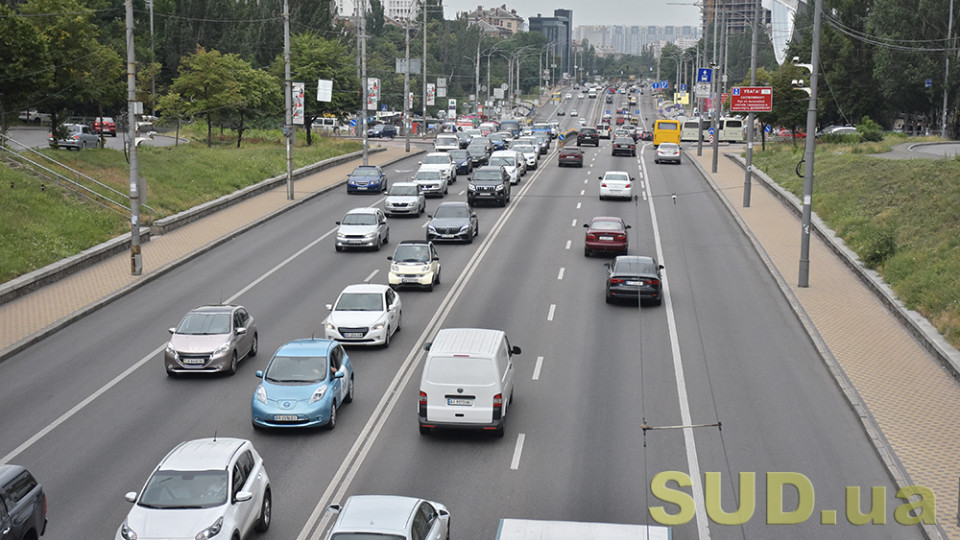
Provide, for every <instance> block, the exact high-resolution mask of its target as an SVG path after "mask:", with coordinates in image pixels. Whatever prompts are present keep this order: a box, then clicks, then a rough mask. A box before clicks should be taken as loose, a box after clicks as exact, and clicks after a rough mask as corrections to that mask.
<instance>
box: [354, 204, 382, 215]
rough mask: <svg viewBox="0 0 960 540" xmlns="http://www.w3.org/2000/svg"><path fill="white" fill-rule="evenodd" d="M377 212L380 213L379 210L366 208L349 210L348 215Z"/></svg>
mask: <svg viewBox="0 0 960 540" xmlns="http://www.w3.org/2000/svg"><path fill="white" fill-rule="evenodd" d="M377 211H378V209H377V208H372V207H369V206H368V207H365V208H354V209H352V210H348V211H347V214H376V213H377Z"/></svg>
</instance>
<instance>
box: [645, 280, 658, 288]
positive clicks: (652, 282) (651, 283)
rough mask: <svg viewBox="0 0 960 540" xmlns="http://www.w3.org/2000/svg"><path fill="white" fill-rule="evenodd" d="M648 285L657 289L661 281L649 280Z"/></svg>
mask: <svg viewBox="0 0 960 540" xmlns="http://www.w3.org/2000/svg"><path fill="white" fill-rule="evenodd" d="M647 285H651V286H653V287H656V286H657V285H660V280H659V279H648V280H647Z"/></svg>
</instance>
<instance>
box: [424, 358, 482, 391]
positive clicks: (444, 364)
mask: <svg viewBox="0 0 960 540" xmlns="http://www.w3.org/2000/svg"><path fill="white" fill-rule="evenodd" d="M426 379H427V382H430V383H433V384H463V383H465V382H469V383H470V384H475V385H481V386H492V385H494V384H496V383H497V380H498V377H497V370H496V369H495V368H494V365H493V360H492V359H490V358H471V357H463V356H449V357H448V356H441V357H435V358H432V359H431V360H430V363H429V364H428V365H427V376H426Z"/></svg>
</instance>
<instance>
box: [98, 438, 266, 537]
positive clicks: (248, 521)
mask: <svg viewBox="0 0 960 540" xmlns="http://www.w3.org/2000/svg"><path fill="white" fill-rule="evenodd" d="M125 498H126V499H127V501H129V502H132V503H134V506H133V509H131V510H130V513H128V514H127V518H126V519H125V520H124V521H123V524H122V525H121V526H120V529H119V530H118V531H117V536H116V540H136V539H137V538H214V537H222V538H245V537H246V536H247V535H248V534H249V533H250V532H251V531H253V530H254V529H256V530H257V531H258V532H266V530H267V529H269V528H270V520H271V518H272V512H273V499H272V496H271V493H270V478H269V477H268V476H267V471H266V470H265V469H264V468H263V458H261V457H260V454H258V453H257V451H256V450H255V449H254V448H253V444H252V443H251V442H250V441H247V440H244V439H231V438H226V437H220V438H216V437H214V438H212V439H197V440H193V441H187V442H183V443H180V444H179V445H178V446H177V447H176V448H174V449H173V450H171V451H170V453H168V454H167V455H166V457H164V458H163V460H162V461H160V464H159V465H157V468H156V469H154V470H153V473H152V474H151V475H150V478H149V479H148V480H147V483H146V485H144V486H143V489H142V490H141V491H140V493H139V495H138V494H137V492H135V491H131V492H130V493H127V495H126V497H125ZM220 533H223V534H222V535H221V534H220Z"/></svg>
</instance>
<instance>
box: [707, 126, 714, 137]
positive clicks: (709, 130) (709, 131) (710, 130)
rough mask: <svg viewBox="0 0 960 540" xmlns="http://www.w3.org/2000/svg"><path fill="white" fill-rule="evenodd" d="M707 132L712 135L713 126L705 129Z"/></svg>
mask: <svg viewBox="0 0 960 540" xmlns="http://www.w3.org/2000/svg"><path fill="white" fill-rule="evenodd" d="M707 133H709V134H711V135H713V127H711V128H710V129H708V130H707Z"/></svg>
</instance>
